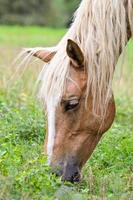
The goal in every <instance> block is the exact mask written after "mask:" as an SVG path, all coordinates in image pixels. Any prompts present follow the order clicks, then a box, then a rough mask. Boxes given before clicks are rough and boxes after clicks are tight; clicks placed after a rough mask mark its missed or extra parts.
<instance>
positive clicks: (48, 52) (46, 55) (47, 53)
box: [25, 47, 56, 63]
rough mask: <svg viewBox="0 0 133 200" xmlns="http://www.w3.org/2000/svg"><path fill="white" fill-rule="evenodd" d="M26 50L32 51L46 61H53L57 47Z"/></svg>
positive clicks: (26, 50)
mask: <svg viewBox="0 0 133 200" xmlns="http://www.w3.org/2000/svg"><path fill="white" fill-rule="evenodd" d="M25 52H27V53H30V54H31V55H33V56H35V57H37V58H39V59H41V60H42V61H44V62H46V63H47V62H49V61H51V60H52V58H53V57H54V55H55V54H56V50H55V48H39V47H38V48H30V49H25Z"/></svg>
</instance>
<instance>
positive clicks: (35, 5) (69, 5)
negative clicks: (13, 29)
mask: <svg viewBox="0 0 133 200" xmlns="http://www.w3.org/2000/svg"><path fill="white" fill-rule="evenodd" d="M79 1H80V0H73V1H71V0H54V1H53V0H38V1H36V0H28V1H26V0H0V23H1V24H10V25H12V24H19V25H45V26H54V27H57V26H58V27H60V26H64V25H67V24H68V23H69V22H70V21H71V20H70V16H72V13H73V11H74V10H75V8H76V5H78V3H79Z"/></svg>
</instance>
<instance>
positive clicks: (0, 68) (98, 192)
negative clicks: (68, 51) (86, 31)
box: [0, 26, 133, 200]
mask: <svg viewBox="0 0 133 200" xmlns="http://www.w3.org/2000/svg"><path fill="white" fill-rule="evenodd" d="M64 33H65V30H53V29H49V28H39V27H25V28H24V27H7V26H1V27H0V49H1V55H0V200H19V199H24V200H31V199H35V200H52V199H58V200H65V199H66V200H78V199H79V200H101V199H102V200H105V199H107V200H131V199H133V174H132V172H133V144H132V141H133V97H132V92H133V87H132V80H133V75H132V74H133V73H132V72H133V68H132V66H133V43H132V42H130V43H129V46H128V50H127V51H128V56H126V58H125V61H124V63H123V74H124V75H123V76H122V77H121V79H120V80H117V79H118V77H119V76H118V74H117V73H116V77H115V80H114V90H115V97H116V104H117V116H116V119H115V122H114V124H113V126H112V128H111V129H110V130H109V131H108V133H106V134H105V135H104V136H103V139H102V140H101V142H100V143H99V145H98V146H97V148H96V150H95V152H94V153H93V156H92V157H91V159H90V160H89V161H88V162H87V164H86V165H85V167H84V169H83V171H82V176H83V180H82V182H81V183H80V184H75V185H71V184H70V183H62V182H61V180H60V178H57V177H55V176H54V175H52V174H51V173H50V168H49V167H48V166H47V164H46V159H47V158H46V157H45V156H44V154H43V143H44V138H45V132H46V119H45V116H44V114H43V109H42V107H41V105H39V103H38V102H37V101H36V100H35V98H34V96H33V95H32V90H33V87H34V82H35V79H36V76H37V73H38V70H39V69H38V66H36V65H35V64H32V66H31V67H30V68H29V70H27V72H26V73H25V74H24V76H23V77H22V78H20V80H19V81H18V83H17V84H13V85H12V86H11V85H10V82H9V79H10V77H11V74H13V72H14V70H15V67H13V66H12V67H11V65H10V64H11V61H12V60H13V58H14V57H15V56H16V54H17V52H18V51H19V50H20V49H21V48H22V47H23V46H36V45H37V46H47V45H53V44H56V42H57V41H58V40H59V38H60V37H61V36H62V35H63V34H64ZM39 64H41V63H39Z"/></svg>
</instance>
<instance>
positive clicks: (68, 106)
mask: <svg viewBox="0 0 133 200" xmlns="http://www.w3.org/2000/svg"><path fill="white" fill-rule="evenodd" d="M78 105H79V102H78V101H77V103H74V104H72V101H67V102H65V106H64V108H65V111H66V112H67V111H70V110H74V109H75V108H76V107H77V106H78Z"/></svg>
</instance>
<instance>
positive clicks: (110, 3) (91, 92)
mask: <svg viewBox="0 0 133 200" xmlns="http://www.w3.org/2000/svg"><path fill="white" fill-rule="evenodd" d="M132 36H133V0H82V1H81V3H80V5H79V7H78V9H77V11H76V12H75V15H74V18H73V22H72V25H71V26H70V28H69V29H68V31H67V33H66V34H65V35H64V37H63V38H62V39H61V40H60V41H59V43H58V44H57V45H56V46H55V47H51V48H50V47H49V48H44V47H36V48H28V49H25V50H24V53H28V54H27V55H28V58H27V59H29V58H30V57H32V56H35V57H37V58H39V59H41V60H42V61H43V62H44V67H43V69H42V71H41V72H40V74H39V77H38V80H39V82H40V85H39V91H38V95H39V98H40V99H41V100H42V101H43V103H44V108H45V109H46V113H47V119H48V131H47V132H48V133H47V135H46V140H45V152H46V154H47V155H48V163H49V165H50V166H51V168H52V170H53V172H54V173H55V174H57V175H59V176H61V177H62V180H65V181H70V182H79V181H80V179H81V169H82V167H83V166H84V164H85V163H86V161H87V160H88V159H89V158H90V156H91V154H92V153H93V151H94V149H95V147H96V145H97V144H98V142H99V141H100V139H101V138H102V136H103V134H104V133H105V132H106V131H107V130H108V129H109V128H110V127H111V125H112V123H113V121H114V118H115V112H116V107H115V101H114V96H113V91H112V80H113V75H114V71H115V66H116V64H117V61H118V58H119V56H120V54H121V53H122V52H123V51H124V49H125V46H126V44H127V43H128V41H129V40H130V38H132Z"/></svg>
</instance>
